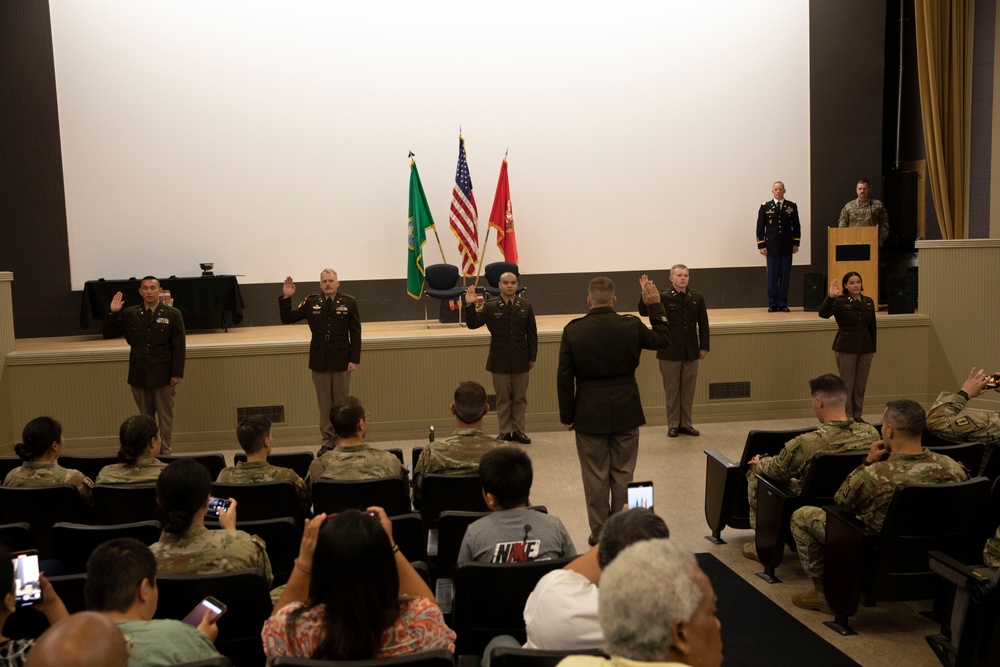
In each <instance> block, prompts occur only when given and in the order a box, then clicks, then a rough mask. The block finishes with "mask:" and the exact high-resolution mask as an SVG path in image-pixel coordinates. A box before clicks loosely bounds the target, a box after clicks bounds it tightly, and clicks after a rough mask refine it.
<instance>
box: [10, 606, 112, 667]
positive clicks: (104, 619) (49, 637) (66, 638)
mask: <svg viewBox="0 0 1000 667" xmlns="http://www.w3.org/2000/svg"><path fill="white" fill-rule="evenodd" d="M127 665H128V651H126V650H125V637H124V636H123V635H122V631H121V630H119V629H118V625H117V624H116V623H115V622H114V621H113V620H112V619H111V618H110V617H109V616H107V615H106V614H102V613H100V612H96V611H81V612H77V613H75V614H73V615H71V616H68V617H66V618H64V619H63V620H61V621H59V622H58V623H56V624H55V625H53V626H52V627H51V628H49V629H48V630H46V631H45V632H44V633H42V636H41V637H39V638H38V641H36V642H35V646H34V648H32V649H31V653H30V654H29V655H28V662H27V663H26V667H127Z"/></svg>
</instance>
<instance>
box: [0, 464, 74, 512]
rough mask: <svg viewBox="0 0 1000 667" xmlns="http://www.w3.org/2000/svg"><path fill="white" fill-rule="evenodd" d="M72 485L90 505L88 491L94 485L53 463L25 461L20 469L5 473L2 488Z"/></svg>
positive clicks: (72, 471)
mask: <svg viewBox="0 0 1000 667" xmlns="http://www.w3.org/2000/svg"><path fill="white" fill-rule="evenodd" d="M58 484H72V485H73V486H75V487H76V488H77V490H78V491H79V492H80V497H81V498H83V502H85V503H86V504H88V505H89V504H90V490H91V489H92V488H94V483H93V482H92V481H90V478H89V477H87V476H86V475H84V474H83V473H82V472H80V471H79V470H70V469H68V468H63V467H62V466H61V465H59V464H58V463H57V462H55V461H49V462H47V463H46V462H42V461H25V462H24V463H22V464H21V467H20V468H14V469H13V470H11V471H10V472H9V473H7V479H5V480H4V481H3V485H4V486H56V485H58Z"/></svg>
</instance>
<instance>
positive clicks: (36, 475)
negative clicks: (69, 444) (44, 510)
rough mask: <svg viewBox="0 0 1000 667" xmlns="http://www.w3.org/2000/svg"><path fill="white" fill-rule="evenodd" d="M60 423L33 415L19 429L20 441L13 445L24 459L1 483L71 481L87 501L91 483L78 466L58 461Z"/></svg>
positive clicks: (54, 483)
mask: <svg viewBox="0 0 1000 667" xmlns="http://www.w3.org/2000/svg"><path fill="white" fill-rule="evenodd" d="M62 450H63V438H62V426H61V425H60V424H59V422H57V421H56V420H55V419H52V417H36V418H35V419H32V420H31V421H30V422H28V424H27V426H25V427H24V431H22V432H21V442H19V443H17V444H16V445H14V453H15V454H17V455H18V456H19V457H21V460H22V461H24V463H22V464H21V467H20V468H14V469H13V470H11V471H10V472H9V473H7V478H6V479H5V480H4V481H3V485H4V486H55V485H57V484H72V485H73V486H75V487H76V488H77V490H79V491H80V497H81V498H83V501H84V502H85V503H87V504H90V490H91V489H92V488H94V483H93V482H92V481H90V478H89V477H87V476H86V475H84V474H83V473H82V472H80V471H79V470H69V469H67V468H63V467H62V466H61V465H59V463H58V461H57V459H58V458H59V455H60V454H62Z"/></svg>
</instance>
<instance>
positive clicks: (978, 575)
mask: <svg viewBox="0 0 1000 667" xmlns="http://www.w3.org/2000/svg"><path fill="white" fill-rule="evenodd" d="M927 557H928V558H929V559H930V566H931V569H932V570H934V571H935V572H937V573H938V574H940V575H941V576H942V577H944V578H945V579H946V580H947V581H948V582H950V583H952V584H955V585H956V586H959V587H962V588H971V589H979V592H980V593H982V594H983V595H985V594H986V592H987V591H988V590H989V589H990V583H991V578H990V577H989V576H987V575H986V574H983V573H982V572H978V571H977V570H975V569H974V568H972V567H970V566H968V565H966V564H965V563H962V562H961V561H958V560H956V559H954V558H952V557H951V556H949V555H948V554H946V553H943V552H941V551H929V552H928V553H927ZM998 572H1000V571H998ZM974 595H975V593H974Z"/></svg>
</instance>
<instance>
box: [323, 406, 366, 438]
mask: <svg viewBox="0 0 1000 667" xmlns="http://www.w3.org/2000/svg"><path fill="white" fill-rule="evenodd" d="M364 418H365V406H363V405H361V401H359V400H358V399H357V398H356V397H354V396H345V397H344V398H342V399H340V400H339V401H337V402H336V403H335V404H334V406H333V407H332V408H330V423H331V424H333V432H334V433H336V434H337V437H338V438H352V437H354V436H355V435H357V433H358V422H360V421H361V420H362V419H364Z"/></svg>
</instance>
